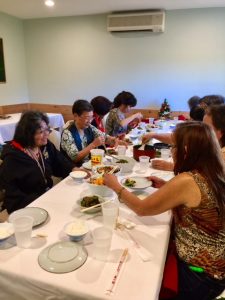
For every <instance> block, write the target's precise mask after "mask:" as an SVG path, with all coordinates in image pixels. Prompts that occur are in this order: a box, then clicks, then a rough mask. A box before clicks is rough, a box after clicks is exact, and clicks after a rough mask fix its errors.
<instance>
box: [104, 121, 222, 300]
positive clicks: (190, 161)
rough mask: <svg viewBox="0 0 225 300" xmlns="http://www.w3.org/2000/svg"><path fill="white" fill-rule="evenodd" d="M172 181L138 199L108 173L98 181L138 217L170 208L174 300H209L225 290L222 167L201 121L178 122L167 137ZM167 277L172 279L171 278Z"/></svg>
mask: <svg viewBox="0 0 225 300" xmlns="http://www.w3.org/2000/svg"><path fill="white" fill-rule="evenodd" d="M172 144H173V148H172V156H173V159H174V164H175V165H174V174H175V177H174V178H173V179H171V180H170V181H169V182H165V181H164V180H162V179H159V178H157V177H150V178H149V179H150V180H152V182H153V186H154V187H156V188H159V189H158V190H157V191H155V192H154V193H153V194H150V195H149V196H147V197H146V198H145V199H143V200H141V201H140V199H139V198H138V197H137V196H136V195H135V194H133V193H131V192H129V191H128V190H127V189H126V188H124V187H123V186H121V185H120V183H119V182H118V180H117V177H115V176H114V175H110V174H106V175H104V183H105V185H106V186H108V187H110V188H111V189H112V190H114V191H115V192H116V193H117V194H118V198H119V199H120V200H121V201H122V202H124V204H125V205H127V206H128V207H129V208H130V209H131V210H133V211H134V212H136V213H137V214H138V215H140V216H152V215H157V214H160V213H163V212H165V211H167V210H170V209H172V211H173V215H174V232H173V234H174V237H175V245H176V255H177V258H178V295H177V296H176V297H174V298H173V299H176V300H190V299H193V300H197V299H201V300H211V299H214V298H216V297H217V296H218V295H219V294H221V293H222V291H223V290H224V289H225V166H224V161H223V158H222V154H221V149H220V145H219V143H218V140H217V138H216V135H215V133H214V131H213V129H212V128H211V127H210V126H208V125H207V124H204V123H203V122H198V121H195V122H193V121H190V122H186V123H183V124H178V125H177V127H176V129H175V131H174V132H173V134H172ZM171 276H172V275H171Z"/></svg>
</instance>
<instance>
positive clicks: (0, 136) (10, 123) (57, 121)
mask: <svg viewBox="0 0 225 300" xmlns="http://www.w3.org/2000/svg"><path fill="white" fill-rule="evenodd" d="M47 116H48V118H49V126H50V127H51V128H54V129H57V130H59V131H60V132H61V131H62V129H63V126H64V119H63V116H62V114H59V113H47ZM20 117H21V113H15V114H8V115H5V116H4V118H0V143H3V142H7V141H11V140H12V139H13V135H14V133H15V129H16V125H17V123H18V122H19V120H20Z"/></svg>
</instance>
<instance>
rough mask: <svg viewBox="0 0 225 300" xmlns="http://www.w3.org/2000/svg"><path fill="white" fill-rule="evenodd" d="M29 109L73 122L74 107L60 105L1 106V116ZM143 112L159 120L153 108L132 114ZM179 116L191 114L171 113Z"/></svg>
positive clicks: (187, 116) (134, 109)
mask: <svg viewBox="0 0 225 300" xmlns="http://www.w3.org/2000/svg"><path fill="white" fill-rule="evenodd" d="M28 109H33V110H40V111H42V112H49V113H60V114H62V115H63V118H64V121H65V122H67V121H68V120H73V114H72V105H58V104H42V103H21V104H14V105H4V106H0V114H13V113H19V112H23V111H25V110H28ZM136 112H141V113H142V114H143V117H144V118H149V117H152V118H158V110H157V109H151V108H145V109H143V108H141V109H138V108H133V109H132V110H131V112H130V114H133V113H136ZM179 115H184V116H185V117H186V118H187V119H189V113H188V112H186V111H173V112H172V113H171V116H172V117H178V116H179Z"/></svg>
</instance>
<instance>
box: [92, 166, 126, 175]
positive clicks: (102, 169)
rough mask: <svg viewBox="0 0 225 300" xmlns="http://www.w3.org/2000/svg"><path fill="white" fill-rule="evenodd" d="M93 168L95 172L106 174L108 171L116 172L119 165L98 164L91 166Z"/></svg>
mask: <svg viewBox="0 0 225 300" xmlns="http://www.w3.org/2000/svg"><path fill="white" fill-rule="evenodd" d="M93 170H94V171H95V172H96V173H97V174H108V173H112V174H116V173H118V172H119V171H120V167H119V166H113V165H99V166H95V167H93Z"/></svg>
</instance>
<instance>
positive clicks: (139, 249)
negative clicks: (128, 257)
mask: <svg viewBox="0 0 225 300" xmlns="http://www.w3.org/2000/svg"><path fill="white" fill-rule="evenodd" d="M124 233H125V234H126V236H127V237H128V238H129V240H130V241H131V243H132V245H133V246H134V249H135V251H136V253H137V254H138V256H139V257H140V258H141V259H142V260H143V261H144V262H146V261H150V260H151V259H152V254H151V252H150V251H149V250H147V249H146V248H144V247H143V246H142V245H141V244H140V243H139V242H138V241H137V240H135V239H134V237H133V236H132V234H131V233H130V232H129V231H128V230H126V229H125V230H124Z"/></svg>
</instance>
